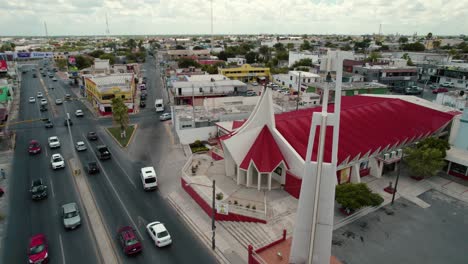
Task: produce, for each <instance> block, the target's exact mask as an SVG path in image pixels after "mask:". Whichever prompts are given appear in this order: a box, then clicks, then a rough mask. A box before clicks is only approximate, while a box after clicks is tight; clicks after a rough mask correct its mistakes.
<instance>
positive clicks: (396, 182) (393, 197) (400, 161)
mask: <svg viewBox="0 0 468 264" xmlns="http://www.w3.org/2000/svg"><path fill="white" fill-rule="evenodd" d="M402 161H403V152H401V158H400V160H399V161H398V170H397V176H396V181H395V188H393V193H392V203H391V205H393V202H394V201H395V194H396V192H397V188H398V180H399V179H400V172H401V165H403V163H402Z"/></svg>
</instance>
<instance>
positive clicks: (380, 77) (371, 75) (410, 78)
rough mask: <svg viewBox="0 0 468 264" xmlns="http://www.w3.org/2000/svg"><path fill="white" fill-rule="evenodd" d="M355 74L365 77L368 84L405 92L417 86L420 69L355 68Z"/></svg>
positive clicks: (410, 67) (397, 67) (398, 67)
mask: <svg viewBox="0 0 468 264" xmlns="http://www.w3.org/2000/svg"><path fill="white" fill-rule="evenodd" d="M353 73H355V74H360V75H362V76H364V81H366V82H379V83H382V84H385V85H388V86H389V89H391V90H392V91H397V92H404V90H405V88H407V87H410V86H412V85H416V81H417V79H418V68H417V67H413V66H388V65H374V66H371V65H368V64H366V65H365V66H353Z"/></svg>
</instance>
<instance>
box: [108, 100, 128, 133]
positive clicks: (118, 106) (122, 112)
mask: <svg viewBox="0 0 468 264" xmlns="http://www.w3.org/2000/svg"><path fill="white" fill-rule="evenodd" d="M111 107H112V119H113V120H114V122H115V123H116V124H117V125H118V126H119V127H120V131H121V136H122V137H123V138H126V137H127V135H126V133H125V131H126V130H127V127H128V123H129V118H128V108H127V106H126V105H125V103H124V101H123V99H122V98H120V97H115V98H113V99H112V103H111Z"/></svg>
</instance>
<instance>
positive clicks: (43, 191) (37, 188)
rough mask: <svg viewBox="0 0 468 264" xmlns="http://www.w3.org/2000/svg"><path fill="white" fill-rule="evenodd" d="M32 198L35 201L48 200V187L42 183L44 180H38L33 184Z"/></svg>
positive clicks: (30, 190)
mask: <svg viewBox="0 0 468 264" xmlns="http://www.w3.org/2000/svg"><path fill="white" fill-rule="evenodd" d="M29 192H30V193H31V198H32V199H33V200H41V199H44V198H47V186H46V185H45V184H44V183H43V182H42V179H41V178H39V179H36V180H34V181H33V182H32V183H31V189H29Z"/></svg>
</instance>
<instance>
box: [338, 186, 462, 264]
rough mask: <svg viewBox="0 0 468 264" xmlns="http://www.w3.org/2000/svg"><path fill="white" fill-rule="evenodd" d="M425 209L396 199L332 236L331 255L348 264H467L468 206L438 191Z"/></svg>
mask: <svg viewBox="0 0 468 264" xmlns="http://www.w3.org/2000/svg"><path fill="white" fill-rule="evenodd" d="M419 198H420V199H422V200H424V201H425V202H427V203H429V204H430V205H431V206H430V207H429V208H426V209H423V208H421V207H418V206H417V205H415V204H413V203H411V202H409V201H407V200H405V199H399V200H397V201H396V202H395V205H394V206H393V207H392V206H391V205H387V206H385V207H383V208H381V209H379V210H378V211H376V212H374V213H371V214H369V215H367V216H365V217H363V218H361V219H359V220H357V221H355V222H353V223H351V224H349V225H346V226H344V227H342V228H340V229H338V230H335V231H334V233H333V246H332V254H333V255H334V256H336V257H338V258H339V259H340V260H341V261H342V262H343V263H347V264H375V263H379V264H394V263H425V264H443V263H444V264H445V263H447V264H448V263H450V264H466V263H468V255H467V254H466V250H467V249H468V243H467V237H468V204H466V203H464V202H461V201H458V200H455V199H453V198H451V197H449V196H446V195H444V194H442V193H439V192H437V191H429V192H426V193H424V194H422V195H420V196H419Z"/></svg>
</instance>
